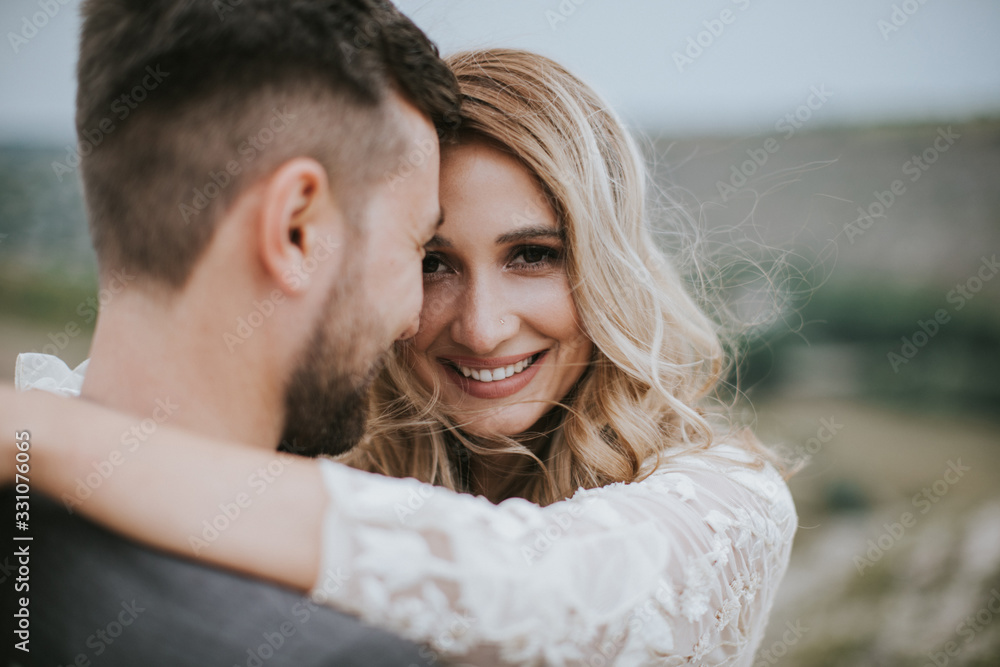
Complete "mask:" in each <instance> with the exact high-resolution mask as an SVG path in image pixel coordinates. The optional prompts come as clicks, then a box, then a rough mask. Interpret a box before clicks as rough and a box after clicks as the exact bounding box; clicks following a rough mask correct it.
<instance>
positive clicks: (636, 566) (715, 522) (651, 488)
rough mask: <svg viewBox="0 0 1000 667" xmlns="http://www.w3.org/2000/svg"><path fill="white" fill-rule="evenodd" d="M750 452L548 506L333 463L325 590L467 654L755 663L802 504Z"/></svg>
mask: <svg viewBox="0 0 1000 667" xmlns="http://www.w3.org/2000/svg"><path fill="white" fill-rule="evenodd" d="M745 456H746V455H745V454H743V453H742V452H740V451H739V450H736V449H735V448H732V447H728V446H720V447H715V448H713V449H712V450H711V453H708V452H706V453H699V454H696V455H690V456H685V457H683V458H678V459H674V460H672V461H671V462H669V463H666V464H663V465H662V466H661V467H660V468H659V469H658V470H657V471H656V472H655V473H654V474H653V475H652V476H650V477H649V478H647V479H646V480H644V481H642V482H637V483H633V484H613V485H611V486H607V487H604V488H601V489H593V490H589V491H584V490H580V491H578V492H577V493H576V494H575V495H574V496H573V497H572V498H571V499H569V500H566V501H563V502H559V503H555V504H553V505H550V506H548V507H545V508H541V507H539V506H537V505H535V504H533V503H530V502H527V501H525V500H521V499H512V500H507V501H505V502H503V503H500V504H499V505H493V504H492V503H490V502H489V501H487V500H486V499H484V498H479V497H473V496H471V495H465V494H459V493H455V492H451V491H448V490H446V489H442V488H438V487H432V486H429V485H427V484H422V483H419V482H417V481H416V480H413V479H404V480H400V479H391V478H387V477H382V476H379V475H374V474H370V473H365V472H360V471H357V470H353V469H350V468H347V467H345V466H343V465H340V464H337V463H334V462H332V461H324V462H323V475H324V479H325V483H326V486H327V489H328V492H329V495H330V499H331V503H330V508H329V511H328V512H327V516H326V519H325V526H324V536H323V571H322V572H323V573H322V574H321V576H320V580H319V582H318V583H317V586H316V589H315V590H314V591H313V595H314V596H316V598H317V599H319V600H321V601H323V602H326V603H327V604H329V605H331V606H334V607H337V608H340V609H344V610H346V611H349V612H353V613H355V614H357V615H359V616H361V617H362V618H364V619H366V620H367V621H369V622H371V623H374V624H377V625H381V626H383V627H385V628H388V629H390V630H393V631H395V632H396V633H398V634H401V635H403V636H406V637H408V638H410V639H413V640H415V641H417V642H422V643H426V644H429V646H430V647H431V648H432V649H433V651H434V652H435V653H436V654H438V655H440V656H441V657H443V658H445V659H447V660H450V661H455V662H469V663H471V664H476V665H480V666H481V665H484V664H492V663H502V664H505V663H510V664H519V665H524V664H528V665H534V664H545V665H570V664H586V665H598V664H600V665H603V664H619V665H644V664H657V665H674V664H687V663H694V664H698V665H709V664H711V665H749V664H751V660H752V658H753V652H754V650H755V649H756V647H757V644H758V643H759V642H760V640H761V638H762V636H763V632H764V627H765V625H766V622H767V616H768V613H769V611H770V607H771V602H772V600H773V598H774V592H775V589H776V588H777V586H778V584H779V582H780V581H781V578H782V576H783V575H784V572H785V567H786V565H787V563H788V557H789V552H790V549H791V544H792V538H793V535H794V533H795V528H796V515H795V509H794V506H793V504H792V500H791V496H790V495H789V493H788V488H787V487H786V485H785V483H784V481H783V480H782V479H781V478H780V476H778V474H777V473H776V472H775V471H774V470H773V469H772V468H770V467H765V468H764V469H762V470H755V469H753V468H750V467H747V466H745V465H742V464H741V463H740V460H741V459H740V457H745ZM742 460H746V459H745V458H744V459H742Z"/></svg>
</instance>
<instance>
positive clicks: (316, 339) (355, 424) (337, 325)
mask: <svg viewBox="0 0 1000 667" xmlns="http://www.w3.org/2000/svg"><path fill="white" fill-rule="evenodd" d="M349 282H351V281H347V280H342V281H338V284H337V285H335V286H334V287H333V289H332V290H331V292H330V296H329V297H328V298H327V305H326V307H325V308H324V313H323V314H322V315H321V316H320V317H319V320H318V321H317V322H316V327H315V328H314V330H313V335H312V336H311V338H310V340H309V343H308V344H307V345H306V347H305V349H304V350H303V353H302V355H301V357H300V359H299V362H298V364H297V366H296V368H295V370H294V371H293V372H292V375H291V377H290V379H289V384H288V387H287V389H286V390H285V427H284V432H283V433H282V436H281V443H280V445H279V447H278V449H279V450H280V451H284V452H291V453H293V454H300V455H302V456H320V455H336V454H342V453H343V452H346V451H347V450H349V449H351V448H352V447H354V446H355V445H356V444H358V442H359V441H360V440H361V437H362V436H363V435H364V432H365V426H366V424H367V420H368V393H369V388H370V387H371V384H372V382H373V381H374V379H375V375H376V373H377V371H378V369H379V368H380V367H381V364H380V363H378V362H379V360H380V359H381V355H379V354H378V352H380V351H382V350H381V348H375V349H373V347H374V346H375V345H377V343H373V341H374V340H377V336H375V335H374V334H375V332H376V331H378V330H379V329H378V327H375V326H373V323H372V322H371V321H370V320H368V319H365V318H363V316H362V313H363V312H365V309H364V308H360V307H355V306H354V305H353V303H352V302H355V301H360V299H349V298H347V294H346V292H347V290H349V289H350V288H347V289H345V286H346V284H348V283H349ZM359 362H360V363H359ZM359 365H361V368H360V369H359V368H358V366H359Z"/></svg>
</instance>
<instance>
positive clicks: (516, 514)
mask: <svg viewBox="0 0 1000 667" xmlns="http://www.w3.org/2000/svg"><path fill="white" fill-rule="evenodd" d="M28 356H29V355H21V357H20V358H19V359H18V372H17V378H16V383H17V386H18V387H19V388H20V389H28V388H38V389H47V390H49V391H56V392H59V393H63V394H66V395H74V394H75V393H78V392H79V386H80V384H82V377H83V373H82V371H83V367H80V368H78V369H76V370H75V371H74V370H70V369H69V368H67V367H66V366H65V365H64V364H63V363H62V362H61V361H59V360H58V359H56V358H54V357H49V358H45V359H34V358H33V359H31V362H32V363H30V364H22V358H25V357H28ZM31 356H33V357H38V356H40V355H31ZM28 369H30V370H28ZM750 460H751V459H750V457H749V455H748V454H747V453H746V452H744V451H743V450H740V449H738V448H736V447H733V446H729V445H717V446H715V447H713V448H711V449H710V450H708V451H705V452H698V453H696V454H690V455H686V456H682V457H676V458H673V459H671V460H670V461H668V462H665V463H663V464H661V466H660V467H659V468H658V469H657V470H656V471H655V472H654V473H653V474H652V475H651V476H650V477H648V478H647V479H645V480H644V481H641V482H636V483H632V484H612V485H610V486H606V487H603V488H600V489H592V490H580V491H578V492H577V493H576V494H575V495H574V496H573V497H572V498H571V499H569V500H565V501H562V502H558V503H554V504H552V505H550V506H548V507H544V508H542V507H539V506H537V505H535V504H532V503H530V502H528V501H525V500H521V499H511V500H507V501H504V502H502V503H500V504H499V505H494V504H492V503H490V502H489V501H487V500H486V499H484V498H481V497H473V496H471V495H467V494H460V493H455V492H452V491H449V490H447V489H442V488H439V487H433V486H430V485H427V484H423V483H420V482H418V481H416V480H414V479H394V478H389V477H384V476H381V475H375V474H372V473H366V472H362V471H359V470H354V469H351V468H348V467H346V466H343V465H340V464H338V463H335V462H333V461H328V460H324V461H322V464H321V465H322V471H323V479H324V481H325V484H326V488H327V492H328V494H329V497H330V504H329V507H328V511H327V513H326V518H325V526H324V529H323V530H324V534H323V556H322V567H321V573H320V578H319V581H318V582H317V585H316V588H315V590H314V591H313V596H314V599H316V600H317V601H320V602H323V603H326V604H329V605H330V606H333V607H336V608H338V609H342V610H346V611H349V612H352V613H355V614H357V615H358V616H360V617H361V618H363V619H365V620H367V621H368V622H370V623H373V624H375V625H379V626H382V627H385V628H388V629H390V630H392V631H394V632H396V633H397V634H400V635H402V636H405V637H408V638H410V639H412V640H414V641H416V642H420V643H424V644H427V645H428V646H429V651H428V654H427V655H428V656H431V655H435V656H437V657H439V658H441V659H443V660H445V661H447V662H449V663H451V664H471V665H477V666H479V667H482V666H483V665H488V664H513V665H587V666H591V665H594V666H600V665H611V664H614V665H681V664H692V665H751V664H752V661H753V654H754V652H755V650H756V649H757V646H758V644H759V643H760V641H761V639H762V638H763V635H764V629H765V626H766V624H767V618H768V614H769V612H770V608H771V604H772V602H773V600H774V594H775V591H776V590H777V588H778V585H779V583H780V582H781V579H782V577H783V576H784V573H785V569H786V566H787V564H788V558H789V553H790V551H791V546H792V539H793V537H794V534H795V529H796V525H797V518H796V514H795V508H794V505H793V503H792V499H791V496H790V494H789V492H788V488H787V486H786V485H785V483H784V481H783V480H782V479H781V477H780V476H779V475H778V474H777V472H775V470H774V469H773V468H771V467H770V466H766V465H765V466H763V467H753V466H751V465H748V463H749V462H750Z"/></svg>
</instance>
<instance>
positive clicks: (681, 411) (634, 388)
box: [340, 49, 763, 505]
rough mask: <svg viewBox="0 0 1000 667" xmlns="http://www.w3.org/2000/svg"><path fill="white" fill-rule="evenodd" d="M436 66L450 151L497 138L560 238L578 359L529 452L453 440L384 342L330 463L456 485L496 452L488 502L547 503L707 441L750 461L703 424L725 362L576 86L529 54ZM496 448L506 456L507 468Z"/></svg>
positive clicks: (628, 174)
mask: <svg viewBox="0 0 1000 667" xmlns="http://www.w3.org/2000/svg"><path fill="white" fill-rule="evenodd" d="M448 63H449V65H450V66H451V68H452V70H453V71H454V72H455V75H456V76H457V78H458V82H459V86H460V89H461V92H462V95H463V102H462V135H461V137H460V138H459V142H460V143H461V142H464V141H475V140H486V141H488V142H491V143H493V144H498V145H499V146H501V147H502V148H503V149H505V150H506V151H508V152H509V153H511V154H513V155H514V156H516V157H517V158H519V159H520V160H521V162H522V163H523V164H524V165H526V166H527V168H528V169H529V170H530V171H531V172H532V173H534V175H535V176H536V177H537V179H538V182H539V183H540V184H541V186H542V188H543V190H544V191H545V192H546V194H547V196H548V198H549V200H550V203H551V205H552V206H553V209H554V211H555V213H556V215H557V218H558V219H559V220H560V223H561V225H562V227H563V231H564V233H565V243H566V260H565V266H566V271H567V273H568V276H569V281H570V285H571V288H572V295H573V299H574V301H575V304H576V309H577V312H578V317H579V321H580V325H581V328H582V330H583V332H584V334H585V335H586V336H588V337H589V338H590V340H591V341H592V342H593V346H594V353H593V356H592V360H591V362H590V364H589V367H588V368H587V369H586V371H585V372H584V374H583V375H582V377H581V378H580V380H579V381H578V383H577V385H576V387H575V388H574V389H573V391H571V392H570V395H569V396H567V397H564V398H563V400H562V401H561V402H560V403H559V404H558V406H556V407H555V408H554V409H553V410H552V411H550V413H549V420H548V421H549V422H550V423H551V428H549V429H548V430H547V431H546V433H545V434H544V440H545V441H546V443H547V444H546V445H545V446H544V447H542V448H538V447H534V448H533V449H529V448H528V447H526V446H525V445H524V444H522V443H521V442H518V439H517V438H516V437H515V438H504V437H500V436H497V437H490V438H488V439H487V438H484V437H479V436H477V437H473V436H470V435H468V434H465V433H463V432H462V429H461V424H458V423H455V421H454V419H453V417H452V416H449V414H448V412H447V410H446V407H445V406H443V405H441V403H440V401H439V399H438V391H437V389H436V388H426V387H422V386H420V385H419V384H418V383H417V381H416V380H415V378H414V376H413V374H412V373H411V372H410V371H409V369H408V368H407V364H406V354H405V349H404V348H401V347H399V346H397V349H395V350H394V351H393V352H392V353H390V355H389V356H388V357H387V361H386V364H385V366H384V367H383V368H382V369H381V372H380V374H379V376H378V378H377V379H376V381H375V384H374V386H373V391H372V398H371V400H372V411H371V415H372V417H371V419H370V423H369V426H368V431H367V435H366V437H365V439H364V440H363V441H362V442H361V443H360V444H359V445H358V446H357V447H356V448H354V449H353V450H351V451H350V452H348V453H347V454H345V455H343V456H342V457H341V458H340V460H342V461H344V462H346V463H347V464H349V465H352V466H354V467H357V468H361V469H364V470H369V471H372V472H379V473H382V474H385V475H390V476H395V477H415V478H417V479H419V480H421V481H424V482H429V483H432V484H437V485H440V486H445V487H448V488H451V489H455V490H459V491H469V490H470V489H469V482H468V480H467V479H466V477H467V474H466V473H467V470H468V464H469V461H470V460H472V459H478V463H479V464H481V465H486V466H487V469H488V470H489V469H491V468H490V467H489V464H490V461H491V460H499V459H498V458H496V457H497V455H499V454H504V455H508V456H506V457H505V459H504V460H505V461H507V463H506V464H505V465H506V466H507V469H506V470H505V471H501V470H496V472H497V473H498V474H501V475H503V474H504V473H506V482H505V484H504V486H503V488H502V490H501V492H500V493H499V495H498V496H497V497H494V498H491V499H492V500H495V501H496V500H501V499H503V498H507V497H521V498H526V499H528V500H530V501H532V502H535V503H538V504H541V505H547V504H550V503H552V502H555V501H558V500H562V499H565V498H568V497H569V496H571V495H572V494H573V493H574V492H575V491H576V490H577V489H578V488H580V487H583V488H594V487H600V486H605V485H607V484H611V483H615V482H632V481H637V480H639V479H642V478H643V477H644V476H646V475H648V474H649V473H650V472H652V470H654V469H655V467H656V466H657V465H659V464H660V462H661V461H662V460H663V459H664V457H670V456H673V455H677V454H680V453H687V452H690V451H692V450H697V449H705V448H708V447H709V446H710V445H711V444H712V443H713V442H714V441H716V440H718V439H719V438H720V437H721V436H725V437H726V438H729V439H730V440H733V441H735V442H739V443H741V444H742V445H743V446H745V447H746V448H747V449H749V450H754V451H757V452H758V453H763V452H762V450H761V448H759V447H758V445H757V443H756V440H755V439H754V438H753V436H752V435H751V434H750V433H749V431H747V430H742V431H740V432H737V431H736V430H735V429H732V428H730V427H729V426H728V423H729V422H728V418H727V417H728V416H727V415H722V416H723V417H724V418H723V419H722V420H715V419H710V418H709V415H708V413H707V412H706V399H707V398H708V397H709V396H710V395H711V394H712V392H713V390H714V389H716V387H717V385H719V383H720V381H722V380H723V378H724V377H725V374H726V373H727V372H728V369H729V367H730V364H729V361H728V357H727V355H726V353H725V351H724V346H723V345H722V343H721V340H720V326H719V325H718V324H717V323H716V322H715V321H713V319H712V318H710V317H709V316H708V315H707V314H706V313H705V312H704V311H703V310H702V308H700V307H699V305H698V303H697V302H696V300H695V299H693V298H692V297H691V296H690V295H689V294H688V292H687V291H686V290H685V284H684V281H683V280H682V279H681V277H680V275H679V274H678V272H677V271H676V270H675V268H674V267H673V266H672V265H671V263H670V262H669V261H668V260H667V259H666V257H664V255H663V254H662V252H661V251H660V250H659V249H658V247H657V244H656V243H655V241H654V238H653V234H652V229H651V225H650V222H649V221H648V220H647V214H646V187H647V183H646V181H647V172H646V168H645V163H644V161H643V158H642V155H641V153H640V151H639V150H638V147H637V145H636V144H635V142H634V141H633V139H632V138H631V136H630V135H629V133H628V132H627V131H626V130H625V128H624V127H623V125H622V123H621V122H620V121H619V120H618V118H617V117H616V116H615V115H614V113H612V112H611V110H610V109H609V108H608V106H607V105H606V104H605V103H604V102H603V101H602V100H601V99H600V98H599V97H598V96H597V94H596V93H595V92H594V91H593V90H591V89H590V88H589V87H588V86H587V85H586V84H585V83H583V82H582V81H580V80H579V79H578V78H576V77H575V76H573V75H572V74H570V73H569V72H568V71H566V70H565V69H564V68H563V67H562V66H560V65H559V64H557V63H555V62H553V61H552V60H550V59H548V58H545V57H543V56H540V55H537V54H534V53H530V52H526V51H521V50H513V49H491V50H482V51H470V52H465V53H459V54H456V55H453V56H451V57H450V58H449V59H448ZM424 307H425V308H428V307H433V304H426V303H425V305H424ZM404 345H405V344H404ZM713 405H717V403H716V402H713ZM716 413H718V411H717V410H716ZM723 430H725V431H726V432H725V433H721V431H723ZM487 440H488V441H487ZM510 454H515V455H517V456H518V457H519V458H518V459H517V460H519V461H521V462H522V464H521V465H518V466H517V467H516V470H513V471H512V470H511V469H510V467H509V461H510V460H511V459H510V456H509V455H510ZM761 458H763V457H761Z"/></svg>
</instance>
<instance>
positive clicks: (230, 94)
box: [76, 0, 459, 288]
mask: <svg viewBox="0 0 1000 667" xmlns="http://www.w3.org/2000/svg"><path fill="white" fill-rule="evenodd" d="M81 12H82V15H83V29H82V35H81V44H80V60H79V65H78V71H77V75H78V79H79V89H78V92H77V102H76V129H77V136H78V137H80V141H81V151H80V153H81V167H80V168H81V175H82V179H83V186H84V195H85V199H86V203H87V211H88V216H89V219H90V225H91V234H92V237H93V241H94V247H95V249H96V251H97V256H98V262H99V264H100V266H101V271H102V273H106V272H109V271H112V270H115V269H127V270H129V271H132V272H135V273H137V274H138V275H140V276H141V277H142V278H143V279H146V280H147V281H149V282H154V283H160V284H163V285H166V286H169V287H172V288H179V287H182V286H183V285H184V283H185V282H186V280H187V279H188V277H189V275H190V274H191V271H192V269H193V267H194V266H195V264H196V262H197V260H198V258H199V257H200V255H201V253H202V252H203V251H204V249H205V248H206V247H207V246H208V243H209V241H210V240H211V238H212V235H213V233H214V230H215V227H216V224H217V221H218V219H219V218H220V217H221V213H222V212H224V211H225V209H226V207H227V206H228V205H229V204H231V203H232V202H233V200H234V199H235V198H236V196H237V195H238V194H240V192H241V191H243V190H244V189H245V188H246V187H248V186H249V185H251V184H252V183H253V182H254V181H256V180H257V179H259V178H260V177H262V176H265V175H267V174H269V173H271V172H272V171H273V170H274V169H276V168H277V167H278V166H279V165H281V164H282V163H283V162H285V161H287V160H288V159H290V158H293V157H296V156H306V157H312V158H314V159H316V160H317V161H318V162H319V163H320V164H322V165H323V166H324V167H325V168H326V170H327V172H328V174H329V176H330V184H331V188H332V190H333V192H334V194H335V196H337V197H338V198H339V200H340V203H341V204H343V205H344V206H345V207H346V210H347V211H348V214H349V215H350V213H351V212H352V211H357V210H358V209H359V208H360V207H361V205H363V204H364V202H366V201H367V196H368V193H369V191H370V189H371V186H373V185H375V184H377V183H378V182H380V180H381V179H382V178H383V175H384V174H385V173H386V172H387V171H391V170H392V169H393V168H394V167H395V166H396V161H397V159H398V157H399V156H400V155H401V154H402V153H403V151H404V150H407V149H408V148H412V147H406V146H404V145H403V139H404V137H403V135H402V133H401V131H399V130H398V129H397V128H396V127H395V123H396V121H397V119H396V118H394V117H393V115H392V114H391V113H390V112H389V109H391V107H390V106H389V105H388V104H386V102H387V100H388V99H389V98H390V96H391V95H393V94H398V95H401V96H402V97H403V98H404V99H406V100H408V101H409V102H411V103H412V104H413V105H414V106H415V107H416V108H417V109H419V110H420V111H421V112H423V113H424V114H425V115H426V116H427V117H428V118H430V119H431V120H432V121H433V122H434V123H435V125H436V126H437V128H438V132H439V135H441V136H444V135H450V134H451V132H452V131H453V130H454V129H455V127H456V125H457V123H458V118H459V113H458V112H459V94H458V89H457V85H456V83H455V78H454V75H453V74H452V73H451V71H450V70H449V69H448V67H447V66H446V65H445V64H444V62H443V61H442V60H441V59H440V58H439V56H438V52H437V48H436V47H435V46H434V45H433V44H432V43H431V42H430V41H429V40H428V39H427V37H426V36H425V35H424V34H423V32H421V30H420V29H419V28H417V27H416V26H415V25H414V24H413V23H412V21H410V20H409V19H408V18H406V17H405V16H403V15H402V14H401V13H400V12H399V11H398V10H397V9H396V8H395V7H394V6H393V5H392V4H391V3H389V2H386V1H384V0H241V1H240V2H235V1H234V0H219V1H216V2H209V0H86V1H85V2H84V4H83V6H82V8H81ZM140 88H141V89H142V91H141V92H142V94H141V95H140V94H138V93H139V92H140V91H139V90H138V89H140ZM130 91H135V92H136V93H137V94H136V95H132V93H131V92H130ZM123 96H125V97H123ZM140 97H142V99H141V100H140V99H139V98H140ZM109 126H110V127H111V128H112V129H111V130H110V131H108V129H107V128H108V127H109ZM96 130H101V134H103V138H102V139H101V141H99V142H98V143H97V145H93V143H92V142H91V143H89V144H88V146H89V150H87V151H84V150H83V144H84V143H85V142H87V141H88V140H87V139H86V137H88V136H89V137H93V136H96V133H95V131H96Z"/></svg>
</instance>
